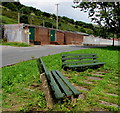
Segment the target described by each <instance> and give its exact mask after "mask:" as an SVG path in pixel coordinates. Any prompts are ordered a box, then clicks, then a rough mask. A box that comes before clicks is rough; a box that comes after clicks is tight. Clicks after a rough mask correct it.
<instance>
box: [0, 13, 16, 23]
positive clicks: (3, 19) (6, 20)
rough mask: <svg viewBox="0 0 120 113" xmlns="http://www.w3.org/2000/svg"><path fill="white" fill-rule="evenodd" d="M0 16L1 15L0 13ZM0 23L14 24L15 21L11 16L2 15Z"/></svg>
mask: <svg viewBox="0 0 120 113" xmlns="http://www.w3.org/2000/svg"><path fill="white" fill-rule="evenodd" d="M0 18H1V15H0ZM2 23H4V24H16V23H17V21H16V20H14V19H12V18H8V17H7V16H2Z"/></svg>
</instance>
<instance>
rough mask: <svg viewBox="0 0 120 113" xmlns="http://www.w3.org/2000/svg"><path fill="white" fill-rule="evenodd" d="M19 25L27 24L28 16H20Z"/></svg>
mask: <svg viewBox="0 0 120 113" xmlns="http://www.w3.org/2000/svg"><path fill="white" fill-rule="evenodd" d="M20 23H25V24H28V23H29V22H28V16H27V15H22V16H20Z"/></svg>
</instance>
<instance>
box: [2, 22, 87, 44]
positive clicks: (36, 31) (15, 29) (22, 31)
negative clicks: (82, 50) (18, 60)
mask: <svg viewBox="0 0 120 113" xmlns="http://www.w3.org/2000/svg"><path fill="white" fill-rule="evenodd" d="M86 35H87V34H85V33H80V32H71V31H62V30H56V29H51V28H46V27H41V26H36V25H28V24H8V25H4V38H5V39H6V40H7V42H23V43H27V44H39V45H46V44H57V45H68V44H77V45H82V43H83V38H84V36H86Z"/></svg>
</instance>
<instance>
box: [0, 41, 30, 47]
mask: <svg viewBox="0 0 120 113" xmlns="http://www.w3.org/2000/svg"><path fill="white" fill-rule="evenodd" d="M0 44H1V45H6V46H16V47H30V46H31V45H28V44H26V43H20V42H2V43H0Z"/></svg>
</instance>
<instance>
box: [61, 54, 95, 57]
mask: <svg viewBox="0 0 120 113" xmlns="http://www.w3.org/2000/svg"><path fill="white" fill-rule="evenodd" d="M94 55H96V54H62V57H64V56H94Z"/></svg>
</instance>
